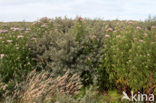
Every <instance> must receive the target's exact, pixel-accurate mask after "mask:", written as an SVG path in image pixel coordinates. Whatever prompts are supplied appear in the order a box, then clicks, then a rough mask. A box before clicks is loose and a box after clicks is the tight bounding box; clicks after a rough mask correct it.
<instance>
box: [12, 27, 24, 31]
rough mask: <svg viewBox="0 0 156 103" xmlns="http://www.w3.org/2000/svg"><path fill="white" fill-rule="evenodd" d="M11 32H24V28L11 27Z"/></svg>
mask: <svg viewBox="0 0 156 103" xmlns="http://www.w3.org/2000/svg"><path fill="white" fill-rule="evenodd" d="M10 30H12V31H23V30H24V29H23V28H16V27H11V28H10Z"/></svg>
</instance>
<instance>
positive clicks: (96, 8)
mask: <svg viewBox="0 0 156 103" xmlns="http://www.w3.org/2000/svg"><path fill="white" fill-rule="evenodd" d="M155 5H156V1H155V0H148V1H147V0H129V1H125V0H57V1H56V0H0V15H1V16H0V21H21V20H24V19H25V20H27V21H33V20H36V19H38V18H41V17H44V16H48V17H56V16H62V17H64V16H68V17H75V16H77V15H79V16H83V17H89V18H99V17H100V18H104V19H116V18H118V19H137V20H140V19H142V20H143V19H145V18H146V17H147V16H148V15H149V14H151V15H156V13H155V10H156V6H155Z"/></svg>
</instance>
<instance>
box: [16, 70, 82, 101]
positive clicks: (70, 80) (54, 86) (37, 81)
mask: <svg viewBox="0 0 156 103" xmlns="http://www.w3.org/2000/svg"><path fill="white" fill-rule="evenodd" d="M23 85H24V86H23V88H22V89H23V90H21V91H20V92H19V91H18V90H17V91H16V92H15V95H16V96H18V97H20V98H22V100H23V102H26V103H27V102H28V103H40V102H41V103H44V101H46V99H47V98H49V97H52V96H54V95H56V93H57V92H60V93H65V94H71V95H74V94H77V93H78V91H79V90H80V88H81V87H82V85H81V82H80V78H79V76H78V75H76V74H72V73H71V72H70V71H69V70H68V71H67V72H66V73H65V74H64V75H63V76H59V77H57V78H52V75H51V74H50V73H49V72H46V71H43V72H41V73H37V72H36V71H35V70H34V71H32V72H31V73H30V74H29V75H28V77H27V79H26V81H25V82H24V84H23Z"/></svg>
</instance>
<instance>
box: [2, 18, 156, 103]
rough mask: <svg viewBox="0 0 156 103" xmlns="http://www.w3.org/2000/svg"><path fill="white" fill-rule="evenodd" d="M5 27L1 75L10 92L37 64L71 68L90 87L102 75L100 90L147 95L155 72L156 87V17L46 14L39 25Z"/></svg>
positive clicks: (52, 68) (58, 69)
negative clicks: (90, 17)
mask: <svg viewBox="0 0 156 103" xmlns="http://www.w3.org/2000/svg"><path fill="white" fill-rule="evenodd" d="M8 25H10V26H8ZM11 27H19V28H23V29H17V28H12V29H11ZM28 27H29V28H31V30H27V28H28ZM0 29H1V30H0V47H1V48H0V57H1V59H0V78H1V81H3V82H5V83H8V84H7V85H9V86H8V89H9V90H10V89H11V88H13V86H14V84H15V83H16V81H18V82H19V81H20V80H21V78H23V77H25V74H27V73H28V72H29V71H30V70H31V69H32V68H33V67H34V68H35V69H37V70H38V71H40V70H43V69H44V70H46V71H49V72H50V73H52V74H53V76H54V77H57V76H59V75H63V74H64V73H65V72H66V71H67V69H70V71H72V72H74V73H77V74H78V75H79V76H80V77H81V79H82V83H83V85H84V87H88V86H89V85H90V84H93V80H94V79H95V78H96V81H97V85H98V89H99V90H100V91H101V90H108V91H109V90H112V89H118V90H119V91H120V92H121V91H123V90H125V89H126V91H128V90H129V91H131V90H133V91H134V92H136V91H142V92H144V93H146V92H147V91H148V89H149V88H150V75H151V74H152V73H154V75H153V78H152V79H153V81H152V84H153V85H154V86H155V85H156V79H155V78H156V76H155V73H156V52H155V51H156V35H155V34H156V23H155V18H153V19H151V18H150V19H148V20H146V21H145V22H139V21H119V20H114V21H103V20H88V19H82V18H81V17H79V18H77V20H72V19H67V18H64V19H61V18H55V19H49V18H42V19H40V20H38V21H36V22H33V23H24V22H23V23H21V24H20V23H15V24H12V23H10V24H4V23H0ZM16 29H17V30H16ZM18 36H19V37H18ZM23 74H24V75H23ZM136 84H137V85H136ZM0 91H2V90H0ZM2 92H3V91H2ZM154 93H155V90H154ZM108 94H109V93H108ZM110 95H111V94H110ZM63 99H64V98H63ZM87 101H89V100H87ZM100 103H102V102H101V101H100ZM115 103H116V102H115Z"/></svg>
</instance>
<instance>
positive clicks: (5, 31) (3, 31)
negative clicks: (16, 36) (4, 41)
mask: <svg viewBox="0 0 156 103" xmlns="http://www.w3.org/2000/svg"><path fill="white" fill-rule="evenodd" d="M7 32H8V30H0V33H7Z"/></svg>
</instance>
